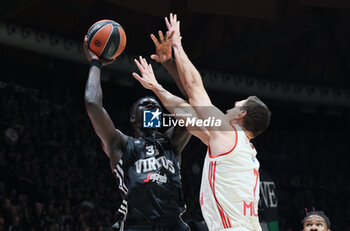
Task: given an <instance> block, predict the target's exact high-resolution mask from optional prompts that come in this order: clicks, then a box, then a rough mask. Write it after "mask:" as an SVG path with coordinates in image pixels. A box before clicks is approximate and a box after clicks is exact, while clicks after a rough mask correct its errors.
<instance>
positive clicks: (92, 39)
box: [89, 24, 113, 56]
mask: <svg viewBox="0 0 350 231" xmlns="http://www.w3.org/2000/svg"><path fill="white" fill-rule="evenodd" d="M108 25H112V24H106V25H104V26H103V27H101V28H100V29H99V30H102V29H103V28H104V27H106V26H108ZM99 30H97V31H96V33H95V34H94V36H93V37H92V38H91V41H90V44H89V47H90V46H91V43H92V41H94V37H95V36H96V34H97V32H98V31H99ZM111 32H113V25H112V31H111ZM111 34H112V33H110V34H109V36H108V39H107V40H106V43H105V45H104V46H103V49H102V51H101V54H99V55H98V56H100V55H102V53H103V51H104V50H105V47H106V45H107V43H108V40H109V38H110V37H111Z"/></svg>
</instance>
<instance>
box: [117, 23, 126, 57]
mask: <svg viewBox="0 0 350 231" xmlns="http://www.w3.org/2000/svg"><path fill="white" fill-rule="evenodd" d="M119 28H120V29H121V30H122V31H123V33H124V35H125V32H124V30H123V28H122V27H121V26H118V28H117V29H118V32H119V33H118V34H119V46H118V50H117V52H116V54H118V52H119V49H120V45H121V44H122V35H121V33H120V30H119ZM125 37H126V36H125ZM119 55H121V54H119Z"/></svg>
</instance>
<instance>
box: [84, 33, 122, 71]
mask: <svg viewBox="0 0 350 231" xmlns="http://www.w3.org/2000/svg"><path fill="white" fill-rule="evenodd" d="M87 42H88V38H87V36H86V35H85V37H84V52H85V56H86V58H87V60H88V61H89V63H90V62H91V60H93V59H96V60H98V61H100V62H101V64H102V66H105V65H108V64H111V63H113V61H114V60H115V59H112V60H104V59H100V58H99V57H98V56H97V55H96V54H95V53H94V52H92V51H91V50H90V49H89V48H88V44H87Z"/></svg>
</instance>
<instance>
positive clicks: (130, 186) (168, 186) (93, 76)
mask: <svg viewBox="0 0 350 231" xmlns="http://www.w3.org/2000/svg"><path fill="white" fill-rule="evenodd" d="M153 37H154V36H153ZM170 39H171V38H170ZM160 40H161V42H160V43H158V44H155V45H156V50H157V54H156V55H153V56H152V58H153V59H155V60H156V61H158V62H161V63H162V64H163V65H164V66H165V67H166V69H167V70H168V71H169V72H170V73H173V74H174V73H175V76H174V75H173V77H174V78H176V77H178V76H176V73H177V70H176V66H174V65H173V64H172V63H171V62H172V61H171V60H169V53H164V50H163V51H162V49H161V48H162V47H163V48H164V47H166V45H168V46H167V49H165V51H169V49H170V57H171V46H169V35H167V36H166V38H164V37H161V38H160ZM84 50H85V54H86V57H87V59H88V61H89V62H90V71H89V75H88V80H87V83H86V88H85V105H86V109H87V113H88V115H89V117H90V120H91V122H92V125H93V127H94V130H95V132H96V134H97V135H98V136H99V138H100V139H101V142H102V146H103V150H104V152H105V153H106V154H107V156H108V157H109V159H110V167H111V169H112V171H113V172H114V174H115V176H116V178H117V180H118V184H119V190H120V193H121V195H122V198H123V202H122V204H121V205H120V208H119V209H118V212H117V215H116V216H117V222H116V223H115V224H114V226H113V227H114V228H117V229H118V230H129V231H130V230H144V231H150V230H159V231H160V230H162V231H163V230H164V231H185V230H189V227H188V226H187V225H186V224H185V223H184V222H183V221H182V220H181V214H182V213H183V212H184V211H185V204H184V198H183V194H182V186H181V177H180V163H181V151H182V150H183V148H184V146H185V145H186V144H187V142H188V141H189V139H190V136H191V135H190V133H188V132H187V131H186V129H185V128H183V127H171V128H169V129H168V130H167V131H166V132H165V133H164V134H161V133H159V132H158V130H157V128H143V124H142V121H143V111H144V110H152V111H155V114H153V115H154V116H158V113H159V112H160V110H161V106H160V104H159V103H158V101H157V100H156V99H154V98H152V97H144V98H141V99H139V100H138V101H137V102H136V103H135V104H134V105H133V107H132V109H131V117H130V121H131V123H132V124H133V126H134V128H135V135H134V137H131V136H127V135H125V134H123V133H122V132H121V131H120V130H118V129H116V128H115V126H114V124H113V122H112V120H111V118H110V116H109V115H108V113H107V112H106V110H105V109H104V108H103V105H102V89H101V83H100V75H101V68H102V66H104V65H107V64H109V63H111V62H107V61H104V60H100V59H99V58H98V57H97V56H96V55H95V54H94V53H92V52H91V51H90V50H89V49H88V48H87V40H86V38H85V41H84ZM164 54H165V55H164ZM162 61H164V62H166V63H163V62H162ZM172 68H175V69H172ZM174 70H175V72H173V71H174ZM177 83H179V81H178V82H177Z"/></svg>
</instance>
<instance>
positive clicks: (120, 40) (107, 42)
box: [87, 19, 126, 60]
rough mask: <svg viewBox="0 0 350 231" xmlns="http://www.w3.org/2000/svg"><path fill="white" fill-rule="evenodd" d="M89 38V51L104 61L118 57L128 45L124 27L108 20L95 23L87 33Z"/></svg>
mask: <svg viewBox="0 0 350 231" xmlns="http://www.w3.org/2000/svg"><path fill="white" fill-rule="evenodd" d="M87 38H88V47H89V49H90V50H91V51H92V52H94V53H95V54H96V55H97V56H98V57H99V58H101V59H104V60H113V59H115V58H116V57H118V56H119V55H120V54H121V53H122V52H123V50H124V48H125V45H126V34H125V31H124V29H123V27H122V26H121V25H119V23H117V22H115V21H113V20H108V19H104V20H100V21H98V22H96V23H94V24H93V25H92V26H91V27H90V28H89V30H88V32H87Z"/></svg>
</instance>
